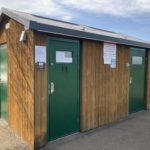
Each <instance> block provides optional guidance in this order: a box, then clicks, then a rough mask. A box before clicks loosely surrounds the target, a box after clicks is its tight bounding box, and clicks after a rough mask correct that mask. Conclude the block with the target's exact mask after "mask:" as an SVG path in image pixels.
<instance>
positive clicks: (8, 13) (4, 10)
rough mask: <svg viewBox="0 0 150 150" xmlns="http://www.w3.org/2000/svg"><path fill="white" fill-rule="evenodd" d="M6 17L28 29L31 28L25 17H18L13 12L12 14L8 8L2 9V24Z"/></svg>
mask: <svg viewBox="0 0 150 150" xmlns="http://www.w3.org/2000/svg"><path fill="white" fill-rule="evenodd" d="M5 15H6V16H8V17H10V18H12V19H14V20H15V21H17V22H19V23H20V24H22V25H24V26H25V27H26V28H29V25H30V21H29V20H27V19H25V18H24V17H21V16H18V15H16V14H15V13H13V12H10V11H9V10H7V9H6V8H2V9H1V11H0V22H1V21H2V19H3V17H4V16H5Z"/></svg>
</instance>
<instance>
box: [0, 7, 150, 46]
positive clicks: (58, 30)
mask: <svg viewBox="0 0 150 150" xmlns="http://www.w3.org/2000/svg"><path fill="white" fill-rule="evenodd" d="M5 15H6V16H8V17H10V18H12V19H14V20H16V21H17V22H19V23H20V24H22V25H24V26H25V28H27V29H32V30H36V31H39V32H46V33H52V34H56V35H65V36H68V37H75V38H79V39H90V40H95V41H106V42H113V43H118V44H125V45H129V46H134V47H135V46H136V47H141V48H146V49H150V43H148V42H143V41H142V40H141V41H140V40H137V41H136V40H129V39H126V38H118V37H113V36H109V35H107V34H106V35H105V34H96V33H95V32H94V33H92V32H88V31H84V30H83V31H82V30H76V29H70V28H67V27H60V26H57V25H56V26H54V25H50V24H44V23H42V22H37V21H33V20H32V19H30V18H28V17H25V16H24V15H22V14H20V13H17V12H16V11H12V10H9V9H6V8H2V9H1V11H0V22H1V21H2V19H3V17H4V16H5ZM30 15H31V14H30ZM31 16H32V15H31ZM32 17H33V16H32Z"/></svg>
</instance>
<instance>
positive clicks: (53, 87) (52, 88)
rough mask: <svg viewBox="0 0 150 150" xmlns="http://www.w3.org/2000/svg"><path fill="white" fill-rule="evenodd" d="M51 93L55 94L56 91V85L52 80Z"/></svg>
mask: <svg viewBox="0 0 150 150" xmlns="http://www.w3.org/2000/svg"><path fill="white" fill-rule="evenodd" d="M50 85H51V90H50V91H51V94H53V93H54V91H55V85H54V83H53V82H51V84H50Z"/></svg>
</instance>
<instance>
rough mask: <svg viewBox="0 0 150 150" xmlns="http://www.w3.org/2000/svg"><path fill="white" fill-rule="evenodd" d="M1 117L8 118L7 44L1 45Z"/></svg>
mask: <svg viewBox="0 0 150 150" xmlns="http://www.w3.org/2000/svg"><path fill="white" fill-rule="evenodd" d="M0 117H1V118H3V119H5V120H7V118H8V102H7V45H0Z"/></svg>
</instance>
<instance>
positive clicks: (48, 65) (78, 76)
mask: <svg viewBox="0 0 150 150" xmlns="http://www.w3.org/2000/svg"><path fill="white" fill-rule="evenodd" d="M50 40H57V41H63V42H72V43H79V46H78V54H77V56H78V58H77V59H78V66H77V69H78V73H77V78H78V83H77V86H78V93H77V96H78V99H77V101H78V102H77V103H78V110H77V111H78V118H79V124H78V129H79V132H80V131H81V128H80V124H81V120H80V119H81V116H80V45H81V44H80V40H78V39H71V38H66V37H59V36H48V37H47V55H46V59H47V135H46V139H47V142H49V141H51V140H50V135H49V122H50V117H49V113H50V112H49V109H50V107H49V105H50V103H49V101H50V96H49V94H48V85H49V83H50V77H49V76H50V74H51V71H50V69H49V68H50V59H49V57H48V56H49V55H50V51H49V49H50V46H49V41H50Z"/></svg>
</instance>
